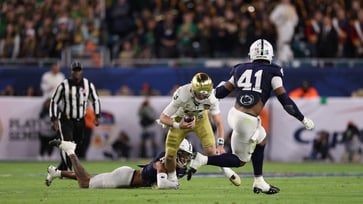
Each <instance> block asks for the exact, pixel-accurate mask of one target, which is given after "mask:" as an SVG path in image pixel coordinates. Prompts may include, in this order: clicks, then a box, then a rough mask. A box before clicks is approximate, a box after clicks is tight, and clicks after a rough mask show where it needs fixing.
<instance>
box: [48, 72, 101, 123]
mask: <svg viewBox="0 0 363 204" xmlns="http://www.w3.org/2000/svg"><path fill="white" fill-rule="evenodd" d="M89 100H90V101H91V102H92V105H93V109H94V112H95V114H96V116H97V117H99V116H100V111H101V105H100V100H99V97H98V95H97V92H96V88H95V86H94V85H93V83H92V82H90V81H89V80H88V79H86V78H83V79H82V80H81V82H80V83H78V84H77V83H76V82H74V81H72V80H71V79H65V80H64V81H62V82H61V83H60V84H59V85H58V87H57V89H56V90H55V92H54V93H53V95H52V99H51V102H50V108H49V109H50V110H49V116H50V118H51V119H52V120H55V119H57V118H59V116H60V115H59V113H60V114H61V115H62V116H65V117H67V118H68V119H82V118H83V117H84V115H85V114H86V109H87V103H88V101H89Z"/></svg>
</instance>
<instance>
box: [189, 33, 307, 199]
mask: <svg viewBox="0 0 363 204" xmlns="http://www.w3.org/2000/svg"><path fill="white" fill-rule="evenodd" d="M249 56H250V59H251V62H249V63H243V64H238V65H236V66H234V67H233V69H232V72H231V76H230V78H229V80H228V81H226V82H222V83H220V85H219V86H217V88H216V92H215V95H216V97H217V98H224V97H226V96H227V95H229V94H230V93H231V92H232V91H233V90H234V91H235V95H236V102H235V104H234V106H233V107H231V109H230V110H229V112H228V124H229V126H230V127H231V128H232V137H231V147H232V153H233V154H222V155H218V156H209V157H207V156H204V155H202V154H199V153H197V155H196V157H195V159H194V160H193V159H192V161H191V163H190V169H189V171H188V180H189V179H190V178H191V176H192V173H194V172H195V171H196V169H198V168H199V167H200V166H202V165H215V166H226V167H240V166H243V165H244V164H245V163H246V162H248V161H250V160H251V159H252V165H253V169H254V175H255V177H254V183H253V191H254V192H255V193H260V192H262V193H266V194H275V193H278V192H279V191H280V189H279V188H277V187H275V186H272V185H270V184H268V183H267V182H266V181H265V180H264V178H263V176H262V166H263V156H264V149H265V143H266V131H265V129H264V128H263V127H262V125H261V119H260V113H261V111H262V109H263V107H264V105H265V103H266V102H267V100H268V99H269V97H270V93H271V92H272V91H273V92H274V94H275V96H276V97H277V98H278V100H279V102H280V103H281V104H282V106H283V108H284V109H285V111H286V112H287V113H288V114H290V115H292V116H293V117H295V118H296V119H297V120H299V121H301V122H302V124H303V125H304V126H305V128H306V129H308V130H311V129H313V128H314V122H313V121H312V120H310V119H309V118H307V117H305V116H304V115H303V114H302V113H301V112H300V110H299V108H298V107H297V106H296V104H295V103H294V101H293V100H291V98H290V97H289V96H288V95H287V93H286V91H285V88H284V86H283V72H282V68H281V67H280V66H278V65H275V64H272V63H271V62H272V57H273V47H272V45H271V44H270V43H269V42H268V41H267V40H264V39H259V40H257V41H255V42H254V43H253V44H252V45H251V46H250V51H249Z"/></svg>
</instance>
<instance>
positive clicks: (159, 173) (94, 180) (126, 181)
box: [45, 139, 193, 189]
mask: <svg viewBox="0 0 363 204" xmlns="http://www.w3.org/2000/svg"><path fill="white" fill-rule="evenodd" d="M51 144H53V145H56V146H58V147H59V148H60V149H61V150H63V151H64V152H66V153H67V155H68V156H69V157H70V159H71V162H72V165H73V168H74V172H73V171H63V170H62V171H61V170H58V169H56V167H55V166H49V167H48V175H47V178H46V180H45V184H46V185H47V186H50V184H51V183H52V181H53V180H54V179H55V178H60V177H66V178H71V179H76V180H77V181H78V185H79V187H81V188H132V187H150V186H152V187H156V188H157V189H178V188H179V183H178V182H177V181H170V180H168V179H167V174H166V169H165V165H164V155H165V152H161V153H159V155H157V156H156V157H155V158H154V159H153V160H152V161H151V162H150V163H149V164H147V165H139V166H140V167H142V168H141V169H139V170H135V169H133V168H131V167H129V166H121V167H119V168H117V169H115V170H113V171H112V172H107V173H101V174H97V175H95V176H92V175H90V174H89V173H87V172H86V170H85V169H84V168H83V167H82V166H81V164H80V162H79V159H78V157H77V155H76V154H75V153H74V150H75V148H76V144H75V143H73V142H69V141H61V140H52V141H51ZM192 153H193V149H192V145H191V144H190V142H189V141H188V140H186V139H184V140H183V141H182V142H181V144H180V146H179V148H178V150H177V157H176V162H175V165H176V167H175V168H176V171H177V177H178V178H181V177H183V176H184V175H185V174H186V170H187V163H188V162H189V161H190V157H191V155H192Z"/></svg>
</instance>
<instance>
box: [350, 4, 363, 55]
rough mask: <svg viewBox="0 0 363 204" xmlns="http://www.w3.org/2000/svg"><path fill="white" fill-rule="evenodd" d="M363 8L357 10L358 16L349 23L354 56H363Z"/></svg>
mask: <svg viewBox="0 0 363 204" xmlns="http://www.w3.org/2000/svg"><path fill="white" fill-rule="evenodd" d="M362 25H363V8H362V9H360V10H359V11H358V17H357V19H356V20H353V21H352V23H351V28H350V29H351V32H350V39H351V40H352V43H353V47H354V57H360V58H362V57H363V26H362Z"/></svg>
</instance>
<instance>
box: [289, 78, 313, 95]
mask: <svg viewBox="0 0 363 204" xmlns="http://www.w3.org/2000/svg"><path fill="white" fill-rule="evenodd" d="M289 96H290V97H291V98H294V99H296V98H306V99H313V98H317V97H319V93H318V91H317V90H316V89H315V88H314V87H313V86H312V85H311V84H310V83H309V82H308V81H307V80H304V81H302V82H301V86H300V87H298V88H296V89H294V90H292V91H290V93H289Z"/></svg>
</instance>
